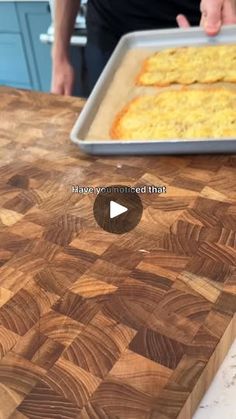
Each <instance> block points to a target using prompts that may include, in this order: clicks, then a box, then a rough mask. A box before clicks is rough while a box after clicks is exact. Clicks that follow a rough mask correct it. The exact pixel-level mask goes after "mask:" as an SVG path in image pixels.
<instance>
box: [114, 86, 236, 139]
mask: <svg viewBox="0 0 236 419" xmlns="http://www.w3.org/2000/svg"><path fill="white" fill-rule="evenodd" d="M111 137H112V138H118V139H129V140H135V139H140V140H158V139H171V138H178V139H191V138H192V139H194V138H195V139H196V138H224V137H227V138H231V137H234V138H236V91H231V90H228V89H224V88H221V89H218V90H209V89H208V90H182V91H174V90H172V91H165V92H162V93H159V94H158V95H156V96H143V97H139V98H136V99H134V100H133V101H132V102H131V103H130V104H128V105H127V106H126V107H125V108H124V109H123V110H122V111H121V112H120V113H119V114H118V115H117V117H116V118H115V121H114V123H113V126H112V129H111Z"/></svg>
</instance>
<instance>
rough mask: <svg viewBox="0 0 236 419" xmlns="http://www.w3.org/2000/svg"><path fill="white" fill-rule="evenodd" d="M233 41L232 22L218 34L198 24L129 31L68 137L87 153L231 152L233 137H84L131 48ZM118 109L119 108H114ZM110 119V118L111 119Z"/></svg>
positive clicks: (234, 149)
mask: <svg viewBox="0 0 236 419" xmlns="http://www.w3.org/2000/svg"><path fill="white" fill-rule="evenodd" d="M235 42H236V26H227V27H226V26H225V27H224V28H222V30H221V32H220V34H219V35H217V36H215V37H208V36H206V35H205V33H204V31H203V30H202V29H201V28H188V29H171V30H155V31H142V32H133V33H130V34H127V35H125V36H123V37H122V39H121V40H120V42H119V43H118V45H117V47H116V49H115V51H114V52H113V54H112V56H111V58H110V60H109V62H108V64H107V65H106V67H105V69H104V71H103V73H102V75H101V76H100V78H99V80H98V82H97V84H96V86H95V88H94V89H93V91H92V93H91V95H90V97H89V99H88V100H87V102H86V104H85V106H84V108H83V110H82V112H81V114H80V116H79V118H78V120H77V121H76V123H75V125H74V127H73V129H72V131H71V140H72V141H73V142H74V143H75V144H77V145H79V147H80V148H81V149H82V150H83V151H84V152H86V153H89V154H98V155H99V154H100V155H106V154H107V155H112V154H117V155H118V154H194V153H195V154H196V153H197V154H202V153H234V152H236V133H235V139H232V138H231V139H229V138H224V139H212V140H211V139H199V140H196V139H194V140H179V139H171V140H158V141H156V140H153V141H140V140H137V141H135V140H132V141H127V140H125V141H124V140H122V141H119V140H110V139H107V140H102V141H101V140H98V139H96V138H94V139H92V140H91V139H89V140H88V139H86V134H87V133H88V130H89V128H90V126H91V124H92V123H93V121H94V120H95V118H96V115H97V112H98V109H99V106H100V104H101V102H102V100H103V98H104V97H105V95H106V93H107V91H108V89H109V88H110V85H111V82H112V79H113V77H114V74H115V72H116V70H117V68H118V67H119V65H120V62H121V61H122V59H123V58H124V56H125V55H126V53H127V52H128V51H130V50H131V49H134V48H146V49H147V48H153V49H155V50H158V49H163V48H168V47H180V46H187V45H212V44H213V45H220V44H227V43H235ZM117 111H119V109H117ZM111 122H112V121H111Z"/></svg>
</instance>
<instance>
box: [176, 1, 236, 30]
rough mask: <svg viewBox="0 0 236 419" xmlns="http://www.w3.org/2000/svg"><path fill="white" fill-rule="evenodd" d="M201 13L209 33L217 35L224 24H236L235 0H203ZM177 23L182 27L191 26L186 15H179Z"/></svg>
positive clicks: (202, 21)
mask: <svg viewBox="0 0 236 419" xmlns="http://www.w3.org/2000/svg"><path fill="white" fill-rule="evenodd" d="M201 13H202V18H201V22H200V24H201V26H203V27H204V29H205V31H206V33H207V34H208V35H216V34H217V33H218V32H219V31H220V28H221V26H222V25H231V24H236V2H235V0H202V1H201ZM177 23H178V25H179V27H181V28H186V27H189V26H190V24H189V22H188V20H187V18H186V17H185V16H184V15H178V16H177Z"/></svg>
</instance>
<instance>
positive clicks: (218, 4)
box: [201, 0, 224, 35]
mask: <svg viewBox="0 0 236 419" xmlns="http://www.w3.org/2000/svg"><path fill="white" fill-rule="evenodd" d="M223 3H224V0H202V2H201V12H202V16H203V19H202V23H203V26H204V29H205V31H206V33H207V34H208V35H216V34H217V33H218V32H219V30H220V28H221V24H222V10H223Z"/></svg>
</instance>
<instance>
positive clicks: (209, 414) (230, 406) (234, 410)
mask: <svg viewBox="0 0 236 419" xmlns="http://www.w3.org/2000/svg"><path fill="white" fill-rule="evenodd" d="M206 418H207V419H222V418H224V419H236V341H235V342H234V343H233V345H232V346H231V348H230V350H229V352H228V354H227V356H226V358H225V360H224V362H223V364H222V365H221V367H220V369H219V370H218V372H217V374H216V376H215V378H214V380H213V381H212V383H211V386H210V387H209V389H208V391H207V392H206V394H205V396H204V397H203V399H202V401H201V402H200V404H199V406H198V409H197V411H196V413H195V415H194V416H193V419H206Z"/></svg>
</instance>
